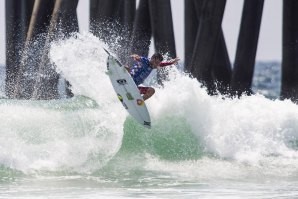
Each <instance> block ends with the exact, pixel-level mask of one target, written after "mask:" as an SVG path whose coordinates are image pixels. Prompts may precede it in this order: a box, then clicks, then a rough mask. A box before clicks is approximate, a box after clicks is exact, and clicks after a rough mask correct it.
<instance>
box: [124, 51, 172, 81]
mask: <svg viewBox="0 0 298 199" xmlns="http://www.w3.org/2000/svg"><path fill="white" fill-rule="evenodd" d="M171 64H172V63H171V62H162V63H161V64H160V66H161V67H164V66H168V65H171ZM152 70H153V68H152V67H151V66H150V60H149V59H148V58H147V57H140V60H139V61H136V62H135V63H134V64H133V66H132V67H131V68H130V71H129V73H130V75H131V76H132V78H133V80H134V82H135V83H136V85H140V84H142V83H143V82H144V81H145V79H146V78H147V77H148V76H149V75H150V73H151V72H152Z"/></svg>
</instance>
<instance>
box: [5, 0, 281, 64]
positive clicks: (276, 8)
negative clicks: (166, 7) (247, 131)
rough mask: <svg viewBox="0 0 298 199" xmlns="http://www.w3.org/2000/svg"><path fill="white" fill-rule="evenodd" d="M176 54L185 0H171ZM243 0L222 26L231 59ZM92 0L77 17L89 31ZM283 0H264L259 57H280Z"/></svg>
mask: <svg viewBox="0 0 298 199" xmlns="http://www.w3.org/2000/svg"><path fill="white" fill-rule="evenodd" d="M4 3H5V1H4V0H0V10H2V11H4V8H5V5H4ZM171 4H172V13H173V22H174V31H175V38H176V48H177V55H178V56H180V57H181V58H183V57H184V0H171ZM242 6H243V0H227V5H226V10H225V14H224V19H223V24H222V27H223V30H224V35H225V38H226V43H227V47H228V52H229V55H230V59H231V61H232V62H233V60H234V57H235V52H236V45H237V38H238V33H239V27H240V20H241V12H242ZM88 8H89V0H80V1H79V7H78V17H79V26H80V31H88V17H89V14H88ZM281 14H282V1H281V0H270V1H265V4H264V11H263V19H262V24H261V32H260V38H259V45H258V51H257V60H259V61H267V60H277V61H280V60H281V36H282V34H281V33H282V30H281V22H282V16H281ZM4 20H5V12H0V64H3V63H5V25H4Z"/></svg>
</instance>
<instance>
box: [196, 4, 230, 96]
mask: <svg viewBox="0 0 298 199" xmlns="http://www.w3.org/2000/svg"><path fill="white" fill-rule="evenodd" d="M225 5H226V0H214V1H209V0H204V2H203V7H202V14H201V19H200V22H199V29H198V32H197V36H196V41H195V46H194V52H193V58H192V62H191V67H192V68H193V72H192V74H193V76H194V77H196V78H197V79H198V80H199V81H200V82H201V83H202V84H203V86H206V87H207V89H208V92H209V93H210V94H213V93H214V92H215V87H214V84H213V81H212V75H211V71H212V62H213V58H214V55H215V52H216V45H217V41H218V36H219V34H220V31H221V22H222V18H223V13H224V9H225Z"/></svg>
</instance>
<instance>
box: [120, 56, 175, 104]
mask: <svg viewBox="0 0 298 199" xmlns="http://www.w3.org/2000/svg"><path fill="white" fill-rule="evenodd" d="M131 57H132V58H133V59H134V60H135V63H134V64H133V65H132V66H131V67H129V66H125V67H126V69H127V70H128V72H129V73H130V75H131V76H132V78H133V80H134V82H135V83H136V85H137V86H138V89H139V90H140V93H141V95H143V99H144V100H147V99H149V98H150V97H151V96H152V95H153V94H154V93H155V90H154V88H152V87H144V86H139V85H140V84H142V83H143V82H144V80H145V79H146V78H147V77H148V76H149V75H150V73H151V72H152V70H153V69H156V68H157V67H165V66H169V65H172V64H176V63H177V62H178V61H179V60H180V59H179V58H178V57H176V58H174V59H172V60H170V61H167V62H163V56H162V55H161V54H160V53H154V54H153V55H152V57H151V58H150V59H149V58H148V57H142V56H139V55H137V54H133V55H131Z"/></svg>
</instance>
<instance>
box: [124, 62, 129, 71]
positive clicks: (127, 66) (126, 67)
mask: <svg viewBox="0 0 298 199" xmlns="http://www.w3.org/2000/svg"><path fill="white" fill-rule="evenodd" d="M124 68H125V69H126V70H127V71H128V72H130V67H129V65H128V64H126V65H124Z"/></svg>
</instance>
